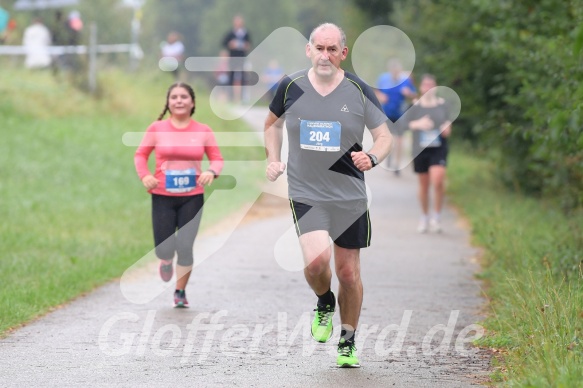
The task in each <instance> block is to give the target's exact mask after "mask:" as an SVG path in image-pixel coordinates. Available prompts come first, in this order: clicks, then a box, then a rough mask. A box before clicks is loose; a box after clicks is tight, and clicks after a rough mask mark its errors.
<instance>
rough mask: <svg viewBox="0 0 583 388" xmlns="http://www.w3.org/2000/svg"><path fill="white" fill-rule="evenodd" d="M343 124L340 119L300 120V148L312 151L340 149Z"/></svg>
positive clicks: (334, 150)
mask: <svg viewBox="0 0 583 388" xmlns="http://www.w3.org/2000/svg"><path fill="white" fill-rule="evenodd" d="M341 134H342V126H341V125H340V122H338V121H312V120H301V122H300V148H302V149H304V150H312V151H327V152H336V151H340V136H341Z"/></svg>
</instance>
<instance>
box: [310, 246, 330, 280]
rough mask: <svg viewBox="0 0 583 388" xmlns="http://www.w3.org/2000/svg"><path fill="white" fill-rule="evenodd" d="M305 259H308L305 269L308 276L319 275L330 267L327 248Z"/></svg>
mask: <svg viewBox="0 0 583 388" xmlns="http://www.w3.org/2000/svg"><path fill="white" fill-rule="evenodd" d="M306 259H307V260H308V264H307V265H306V270H307V271H308V274H310V276H318V275H321V274H322V273H324V272H326V271H327V270H328V268H330V252H329V251H328V250H326V251H324V252H322V253H320V254H318V255H315V256H313V258H309V257H308V258H306Z"/></svg>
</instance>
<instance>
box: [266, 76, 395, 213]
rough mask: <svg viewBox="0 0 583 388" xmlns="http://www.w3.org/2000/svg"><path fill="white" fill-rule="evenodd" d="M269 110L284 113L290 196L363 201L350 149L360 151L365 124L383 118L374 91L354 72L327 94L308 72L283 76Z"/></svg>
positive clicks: (359, 175)
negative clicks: (319, 89) (313, 82)
mask: <svg viewBox="0 0 583 388" xmlns="http://www.w3.org/2000/svg"><path fill="white" fill-rule="evenodd" d="M269 109H270V110H271V111H272V112H273V113H274V114H275V115H276V116H277V117H280V118H281V117H282V116H284V115H285V116H284V117H285V124H286V127H287V133H288V141H289V156H288V166H287V174H288V184H289V197H290V198H291V199H293V200H297V201H300V202H302V201H303V202H305V203H308V204H310V203H314V202H316V203H319V202H338V201H361V200H366V187H365V184H364V173H363V172H362V171H360V170H359V169H358V168H356V166H355V165H354V163H353V162H352V157H351V156H350V153H351V152H353V151H362V139H363V135H364V130H365V127H366V128H369V129H374V128H377V127H378V126H379V125H381V124H383V123H384V122H386V121H387V117H386V116H385V114H384V112H383V110H382V108H381V105H380V104H379V102H378V100H377V98H376V96H375V94H374V91H373V90H372V88H371V87H370V86H368V85H367V84H366V83H364V82H363V81H362V80H361V79H359V78H358V77H356V76H355V75H353V74H351V73H348V72H345V73H344V79H343V80H342V81H341V82H340V84H339V85H338V86H337V87H336V89H334V90H333V91H332V92H331V93H330V94H328V95H327V96H322V95H321V94H319V93H318V92H317V91H316V90H315V89H314V87H313V86H312V84H311V82H310V81H309V79H308V70H302V71H299V72H297V73H294V74H292V75H290V76H287V77H285V78H284V79H283V80H282V81H281V82H280V84H279V87H278V89H277V92H276V95H275V97H274V99H273V101H272V102H271V104H270V105H269Z"/></svg>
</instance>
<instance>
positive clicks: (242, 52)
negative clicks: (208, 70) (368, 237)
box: [223, 15, 251, 103]
mask: <svg viewBox="0 0 583 388" xmlns="http://www.w3.org/2000/svg"><path fill="white" fill-rule="evenodd" d="M223 46H224V47H225V48H226V49H227V50H229V56H230V57H231V59H232V60H231V61H230V68H231V76H230V77H231V79H230V83H231V85H233V96H232V99H233V101H234V102H235V103H239V102H241V100H242V98H243V97H242V85H244V84H245V74H244V66H243V63H244V62H243V61H244V60H243V59H241V58H244V57H245V56H247V54H248V53H249V49H250V48H251V36H250V35H249V31H247V29H246V28H245V20H244V19H243V17H242V16H241V15H236V16H235V17H234V18H233V29H232V30H230V31H229V32H228V33H227V34H226V35H225V38H224V39H223Z"/></svg>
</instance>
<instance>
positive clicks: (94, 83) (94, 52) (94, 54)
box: [89, 22, 97, 94]
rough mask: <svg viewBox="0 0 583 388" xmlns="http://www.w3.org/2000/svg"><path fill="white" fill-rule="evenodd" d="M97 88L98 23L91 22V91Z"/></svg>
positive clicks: (92, 92)
mask: <svg viewBox="0 0 583 388" xmlns="http://www.w3.org/2000/svg"><path fill="white" fill-rule="evenodd" d="M96 90H97V25H96V24H95V22H91V25H90V26H89V92H90V93H91V94H94V93H95V91H96Z"/></svg>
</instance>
